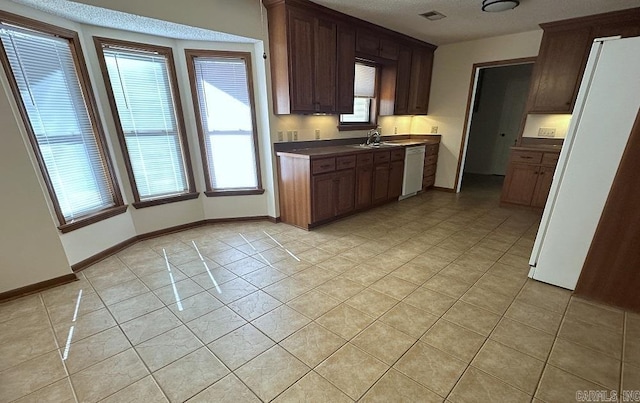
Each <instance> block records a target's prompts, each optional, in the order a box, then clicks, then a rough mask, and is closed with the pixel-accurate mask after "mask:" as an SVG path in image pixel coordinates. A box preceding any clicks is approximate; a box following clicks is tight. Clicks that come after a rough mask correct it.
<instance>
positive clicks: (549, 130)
mask: <svg viewBox="0 0 640 403" xmlns="http://www.w3.org/2000/svg"><path fill="white" fill-rule="evenodd" d="M555 136H556V128H555V127H541V128H539V129H538V137H555Z"/></svg>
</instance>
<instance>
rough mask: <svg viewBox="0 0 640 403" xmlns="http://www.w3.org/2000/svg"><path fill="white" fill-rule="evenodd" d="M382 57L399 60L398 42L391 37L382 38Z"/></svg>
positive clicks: (380, 53)
mask: <svg viewBox="0 0 640 403" xmlns="http://www.w3.org/2000/svg"><path fill="white" fill-rule="evenodd" d="M379 55H380V57H384V58H385V59H389V60H398V43H397V42H396V41H393V40H391V39H384V38H382V39H380V52H379Z"/></svg>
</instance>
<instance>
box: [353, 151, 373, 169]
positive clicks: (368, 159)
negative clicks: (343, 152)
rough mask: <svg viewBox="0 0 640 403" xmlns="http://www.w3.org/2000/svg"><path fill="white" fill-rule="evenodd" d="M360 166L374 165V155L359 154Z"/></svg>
mask: <svg viewBox="0 0 640 403" xmlns="http://www.w3.org/2000/svg"><path fill="white" fill-rule="evenodd" d="M357 160H358V166H362V165H369V164H373V153H368V154H358V157H357Z"/></svg>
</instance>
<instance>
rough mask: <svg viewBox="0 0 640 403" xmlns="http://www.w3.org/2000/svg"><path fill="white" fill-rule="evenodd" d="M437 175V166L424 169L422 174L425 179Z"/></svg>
mask: <svg viewBox="0 0 640 403" xmlns="http://www.w3.org/2000/svg"><path fill="white" fill-rule="evenodd" d="M435 173H436V164H433V165H428V166H426V167H424V171H423V172H422V176H424V177H426V176H431V175H435Z"/></svg>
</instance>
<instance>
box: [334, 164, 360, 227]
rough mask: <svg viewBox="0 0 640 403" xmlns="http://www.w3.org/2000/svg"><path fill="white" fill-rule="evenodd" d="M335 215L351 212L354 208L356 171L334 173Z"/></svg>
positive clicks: (348, 170)
mask: <svg viewBox="0 0 640 403" xmlns="http://www.w3.org/2000/svg"><path fill="white" fill-rule="evenodd" d="M333 183H334V192H335V193H336V196H335V199H334V200H335V215H336V216H340V215H343V214H347V213H350V212H352V211H353V210H354V209H355V206H356V197H355V196H356V192H355V188H356V171H355V169H347V170H345V171H338V172H336V173H335V179H334V182H333Z"/></svg>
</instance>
